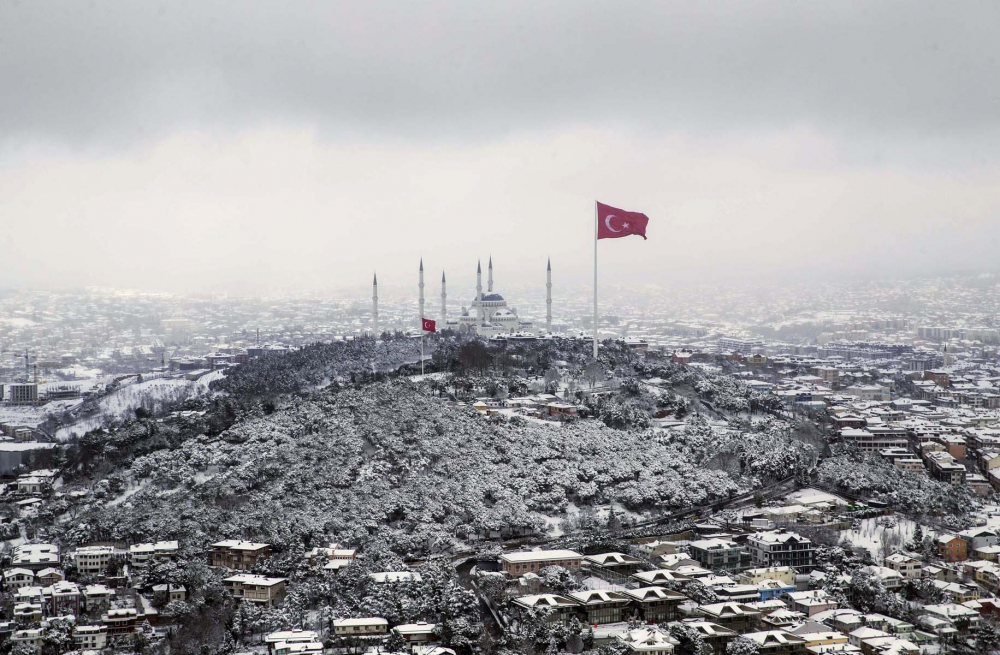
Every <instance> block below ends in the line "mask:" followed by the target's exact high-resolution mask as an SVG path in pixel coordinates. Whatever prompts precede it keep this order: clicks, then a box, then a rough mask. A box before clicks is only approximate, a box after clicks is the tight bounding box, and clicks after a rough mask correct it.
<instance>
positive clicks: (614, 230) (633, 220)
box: [597, 202, 649, 239]
mask: <svg viewBox="0 0 1000 655" xmlns="http://www.w3.org/2000/svg"><path fill="white" fill-rule="evenodd" d="M647 223H649V217H648V216H646V215H645V214H641V213H639V212H627V211H625V210H624V209H617V208H615V207H611V206H610V205H605V204H603V203H600V202H599V203H597V238H598V239H618V238H620V237H627V236H628V235H630V234H638V235H639V236H641V237H642V238H643V239H645V238H646V224H647Z"/></svg>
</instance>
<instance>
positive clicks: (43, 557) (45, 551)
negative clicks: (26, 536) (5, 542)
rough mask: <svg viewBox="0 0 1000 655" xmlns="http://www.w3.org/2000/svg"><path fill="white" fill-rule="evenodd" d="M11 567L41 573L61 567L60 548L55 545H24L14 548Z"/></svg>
mask: <svg viewBox="0 0 1000 655" xmlns="http://www.w3.org/2000/svg"><path fill="white" fill-rule="evenodd" d="M11 565H12V566H14V567H15V568H24V569H31V570H32V571H41V570H42V569H47V568H50V567H53V566H59V547H58V546H56V545H55V544H23V545H21V546H16V547H15V548H14V556H13V558H12V559H11Z"/></svg>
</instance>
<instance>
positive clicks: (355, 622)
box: [333, 616, 389, 637]
mask: <svg viewBox="0 0 1000 655" xmlns="http://www.w3.org/2000/svg"><path fill="white" fill-rule="evenodd" d="M388 633H389V622H388V621H386V620H385V619H383V618H382V617H378V616H369V617H361V618H355V619H337V620H335V621H334V622H333V634H334V635H336V636H337V637H358V636H363V637H372V636H382V635H386V634H388Z"/></svg>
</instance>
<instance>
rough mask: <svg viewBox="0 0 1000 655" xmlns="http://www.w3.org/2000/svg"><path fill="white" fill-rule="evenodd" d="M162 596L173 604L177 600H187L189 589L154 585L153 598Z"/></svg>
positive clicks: (171, 585)
mask: <svg viewBox="0 0 1000 655" xmlns="http://www.w3.org/2000/svg"><path fill="white" fill-rule="evenodd" d="M160 595H162V596H163V598H164V599H166V601H167V602H168V603H172V602H174V601H175V600H187V589H185V588H184V585H179V584H167V583H163V584H157V585H153V596H154V597H155V596H160Z"/></svg>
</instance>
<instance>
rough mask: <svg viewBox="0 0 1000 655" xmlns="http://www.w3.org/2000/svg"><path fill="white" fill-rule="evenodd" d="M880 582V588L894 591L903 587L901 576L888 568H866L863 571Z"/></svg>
mask: <svg viewBox="0 0 1000 655" xmlns="http://www.w3.org/2000/svg"><path fill="white" fill-rule="evenodd" d="M863 570H864V571H867V572H868V573H870V574H872V575H873V576H875V577H877V578H878V579H879V580H881V581H882V586H883V587H885V588H886V589H888V590H890V591H895V590H897V589H899V588H901V587H902V586H903V580H904V578H903V574H902V573H900V572H899V571H897V570H895V569H892V568H889V567H888V566H866V567H864V569H863Z"/></svg>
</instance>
